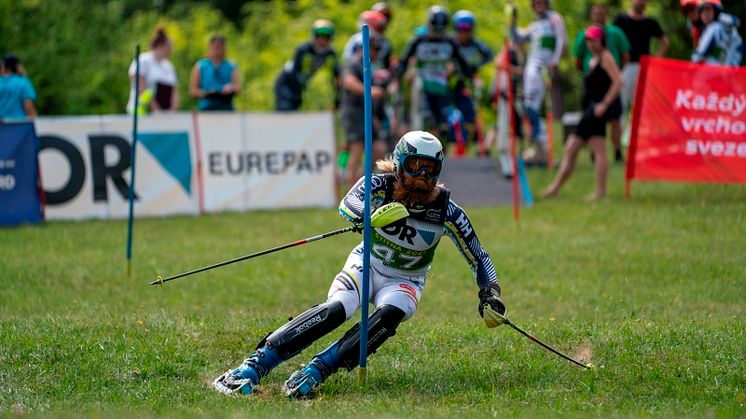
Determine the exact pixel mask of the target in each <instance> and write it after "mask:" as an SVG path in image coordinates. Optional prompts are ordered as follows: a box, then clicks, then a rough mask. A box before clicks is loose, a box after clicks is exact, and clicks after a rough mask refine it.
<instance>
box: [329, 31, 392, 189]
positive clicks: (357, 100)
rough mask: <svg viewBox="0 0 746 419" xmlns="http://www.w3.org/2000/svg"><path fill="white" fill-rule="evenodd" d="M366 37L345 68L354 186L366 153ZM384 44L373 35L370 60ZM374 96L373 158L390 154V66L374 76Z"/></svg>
mask: <svg viewBox="0 0 746 419" xmlns="http://www.w3.org/2000/svg"><path fill="white" fill-rule="evenodd" d="M362 47H363V40H362V38H361V39H360V40H359V41H358V42H357V43H356V44H355V46H354V47H353V54H354V55H353V58H352V59H351V60H350V61H349V62H348V63H347V64H346V65H345V68H344V70H342V80H341V83H340V84H341V87H342V89H341V90H342V101H341V108H342V112H341V113H342V126H343V128H344V132H345V138H346V140H347V148H348V151H349V160H348V161H347V181H348V182H350V184H349V185H348V186H349V187H352V186H353V185H354V183H355V182H356V181H357V179H359V178H360V176H362V170H361V169H360V168H359V167H358V166H359V165H360V158H361V157H362V155H363V150H364V145H365V144H364V141H365V131H364V128H365V124H364V119H363V116H364V114H365V113H364V102H363V60H362V49H363V48H362ZM381 48H382V43H381V38H380V37H379V36H378V35H373V36H371V37H370V60H371V62H373V61H374V60H375V59H376V58H378V54H380V52H381ZM371 82H372V83H371V89H370V93H371V99H372V102H373V103H372V105H373V107H372V116H373V121H372V122H373V137H372V139H373V161H377V160H379V159H382V158H383V157H384V155H385V154H386V141H385V137H383V135H384V132H383V131H384V130H383V129H382V126H381V124H382V123H383V121H384V119H385V115H384V108H383V105H384V102H385V100H386V86H387V85H388V84H389V83H390V82H391V73H390V72H389V71H388V70H387V69H378V70H376V71H375V73H374V76H373V77H372V78H371Z"/></svg>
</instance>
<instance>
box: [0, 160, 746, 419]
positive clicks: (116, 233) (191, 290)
mask: <svg viewBox="0 0 746 419" xmlns="http://www.w3.org/2000/svg"><path fill="white" fill-rule="evenodd" d="M581 157H582V158H581V160H580V161H579V163H578V168H577V171H576V173H575V174H574V176H573V178H572V179H570V181H569V182H568V184H567V188H566V189H564V190H563V191H562V194H561V195H560V196H559V197H558V198H556V199H554V200H551V201H545V202H538V203H537V204H536V205H535V206H534V207H533V208H530V209H527V208H523V209H522V213H521V217H522V218H521V227H520V229H519V228H515V227H514V225H513V221H512V211H511V208H509V207H483V208H468V209H467V210H468V211H469V215H470V218H471V221H472V223H473V225H474V227H475V229H476V230H477V232H478V234H479V237H480V240H481V242H482V243H483V245H484V246H485V249H486V250H487V251H488V252H489V254H490V255H491V256H492V259H493V261H494V263H495V266H496V269H497V271H498V274H499V276H500V280H501V284H502V288H503V298H504V300H505V302H506V304H507V306H508V313H509V315H510V317H511V318H512V319H513V320H514V321H515V322H516V323H517V324H518V325H520V326H522V327H523V328H525V329H527V330H528V331H530V332H532V333H534V334H535V335H536V336H537V337H539V338H540V339H543V340H545V341H546V342H548V343H549V344H551V345H553V346H556V347H557V348H558V349H560V350H562V351H563V352H566V353H568V354H569V355H572V356H575V357H579V356H581V357H583V358H584V359H585V360H590V361H592V362H593V363H594V364H595V365H596V366H597V369H596V370H593V371H583V370H581V369H580V368H578V367H576V366H574V365H572V364H570V363H568V362H566V361H564V360H562V359H560V358H558V357H556V356H554V355H553V354H551V353H549V352H547V351H545V350H543V349H541V348H540V347H538V346H537V345H535V344H533V343H531V342H530V341H529V340H528V339H526V338H524V337H523V336H521V335H519V334H518V333H516V332H515V331H513V330H511V329H509V328H507V327H506V326H502V327H500V328H498V329H494V330H493V329H486V328H485V327H484V324H483V322H482V320H481V319H480V318H479V316H478V314H477V310H476V305H477V301H478V299H477V287H476V284H475V283H474V279H473V276H472V273H471V272H470V270H469V268H468V266H467V265H466V263H465V262H464V260H463V257H462V256H461V255H460V254H459V252H458V251H457V250H456V248H455V247H454V246H453V245H452V244H451V243H450V241H449V240H444V241H443V242H442V243H441V245H440V248H439V249H438V253H437V257H436V259H435V261H434V264H433V270H432V272H431V274H430V275H429V277H428V281H427V287H426V289H425V293H424V294H423V298H422V300H421V301H420V304H419V306H418V311H417V313H416V314H415V316H414V317H413V318H412V319H410V320H409V321H407V322H405V323H403V324H402V325H401V327H400V328H399V329H398V330H397V334H396V336H395V337H393V338H392V339H390V340H389V341H387V342H386V344H385V345H384V346H383V347H382V348H381V349H380V350H379V351H378V353H376V354H375V355H373V356H372V357H371V358H370V363H369V370H368V384H367V386H365V387H363V386H360V385H359V384H358V383H357V377H356V372H354V371H353V372H352V373H346V372H343V371H341V372H339V373H338V374H336V375H334V376H333V377H332V378H331V379H330V380H329V381H328V382H326V383H325V384H323V385H322V386H321V387H320V388H319V392H318V394H317V395H316V397H314V398H313V399H311V400H309V401H290V400H287V399H286V398H285V397H284V396H283V395H282V394H281V391H280V388H281V386H282V383H283V381H284V380H285V379H287V377H288V376H289V375H290V373H291V372H292V371H293V370H294V369H296V368H298V367H299V366H300V364H301V363H306V362H308V361H309V359H310V358H311V356H312V355H313V354H314V353H317V352H319V351H321V350H323V349H324V348H325V347H326V346H327V345H328V344H329V343H331V342H332V341H333V340H334V339H338V338H339V337H340V336H341V335H342V334H343V332H344V330H346V329H347V328H348V327H350V326H352V324H353V322H354V321H356V320H357V316H356V317H355V319H354V320H351V321H349V322H348V323H347V324H345V325H344V326H343V327H342V328H340V329H338V330H336V331H334V332H332V333H330V335H329V336H327V337H325V338H323V339H321V340H320V341H319V342H317V343H316V344H314V345H313V346H311V347H310V348H308V349H307V350H306V351H304V352H303V353H302V354H300V355H299V356H298V357H296V358H293V359H292V360H290V361H289V362H287V363H285V364H282V365H281V366H280V367H278V368H277V369H276V370H274V371H273V372H272V373H271V374H270V375H269V376H268V377H267V378H266V379H265V381H264V382H263V385H262V387H261V392H260V393H258V394H256V395H254V396H252V397H251V398H244V397H225V396H223V395H221V394H218V393H216V392H215V391H213V390H212V389H211V388H210V387H209V383H210V381H211V380H212V379H214V378H215V377H216V376H217V375H218V374H220V373H222V372H224V371H225V370H227V369H228V368H231V367H233V366H235V365H237V364H238V363H239V362H240V361H241V360H242V359H243V358H244V357H245V356H246V355H247V354H248V353H249V352H250V351H252V350H253V348H254V346H255V345H256V342H257V341H259V340H260V339H261V338H263V337H264V336H265V335H266V334H267V333H268V332H269V331H271V330H273V329H274V328H276V327H278V326H279V325H281V324H282V323H283V322H285V321H286V320H287V318H288V316H294V315H296V314H297V313H299V312H300V311H302V310H304V309H305V308H307V307H309V306H310V305H312V304H316V303H319V302H320V301H323V300H324V299H325V298H326V290H327V289H328V287H329V284H330V282H331V280H332V278H333V276H334V275H335V274H336V272H338V270H339V269H340V267H341V264H342V263H343V261H344V259H345V257H346V256H347V253H348V252H349V251H350V249H351V248H352V247H353V246H354V245H355V244H357V243H358V242H359V240H360V236H359V235H356V234H348V235H342V236H338V237H336V238H333V239H328V241H325V242H324V243H312V244H308V245H306V246H300V247H296V248H292V249H288V250H286V251H283V252H280V253H275V254H272V255H267V256H265V257H262V258H260V259H255V260H252V261H247V262H244V263H240V264H235V265H231V266H227V267H224V268H220V269H215V270H212V271H209V272H205V273H203V274H199V275H195V276H192V277H186V278H183V279H179V280H177V281H174V282H171V283H167V284H165V285H164V286H163V287H160V286H157V287H152V286H149V285H148V283H149V282H150V281H151V280H153V279H154V277H155V274H156V273H160V274H164V275H168V274H173V273H177V272H181V271H185V270H188V269H191V268H194V267H197V266H203V265H206V264H210V263H214V262H216V261H220V260H225V259H227V258H230V257H233V256H238V255H241V254H246V253H250V252H253V251H257V250H260V249H265V248H268V247H271V246H274V245H278V244H280V243H284V242H289V241H292V240H296V239H299V238H302V237H308V236H312V235H315V234H318V233H320V232H323V231H328V230H331V229H334V228H337V227H341V226H342V225H343V224H344V223H343V222H342V221H341V220H340V219H339V217H338V215H337V214H336V211H335V210H332V209H313V210H286V211H257V212H251V213H228V214H219V215H208V216H203V217H187V216H183V217H171V218H152V219H139V220H138V221H137V222H136V224H135V246H134V250H135V251H134V264H133V275H132V276H131V277H128V276H126V275H125V274H124V271H125V262H124V246H125V238H126V234H125V232H126V221H124V220H119V221H85V222H51V223H48V224H46V225H43V226H25V227H20V228H13V229H3V230H0V254H2V255H3V256H2V258H0V301H2V304H0V342H1V343H0V416H11V415H13V414H16V415H18V414H22V413H26V414H31V415H33V416H53V417H59V416H63V417H64V416H73V417H82V416H85V417H94V416H95V417H98V416H104V417H153V416H169V417H195V416H196V417H215V416H222V417H245V416H263V417H278V416H280V417H285V416H287V417H323V418H331V417H422V418H432V417H456V416H458V417H480V418H481V417H485V416H500V417H545V416H546V417H557V416H564V417H568V416H571V417H575V416H598V417H639V416H646V417H647V416H656V417H658V416H662V417H673V416H683V417H703V416H714V417H742V416H743V414H744V412H746V379H745V377H746V364H744V362H743V359H744V341H746V324H745V323H744V322H743V321H742V319H743V317H744V315H745V314H746V288H744V286H743V278H745V277H746V268H745V267H744V263H743V261H744V259H743V255H744V254H746V241H744V240H743V237H744V236H745V235H746V189H744V187H742V186H734V185H731V186H722V185H684V184H662V183H657V184H656V183H641V184H637V183H636V184H635V185H634V186H633V199H632V200H630V201H625V200H624V198H623V185H622V182H621V178H622V168H621V167H620V166H619V165H616V166H614V167H613V168H612V170H611V173H610V175H611V176H610V179H612V180H611V183H610V199H609V200H607V201H602V202H598V203H595V204H592V205H589V204H586V203H585V202H584V201H583V196H584V194H585V193H586V192H589V191H591V190H592V189H593V185H594V174H593V169H592V167H591V165H590V163H589V162H588V159H587V154H585V153H583V155H582V156H581ZM550 176H551V173H550V172H547V171H544V170H530V171H529V180H530V182H531V184H532V187H533V188H534V189H535V190H536V189H538V188H540V187H541V186H543V185H545V184H546V183H547V182H548V181H549V177H550ZM739 319H741V320H739Z"/></svg>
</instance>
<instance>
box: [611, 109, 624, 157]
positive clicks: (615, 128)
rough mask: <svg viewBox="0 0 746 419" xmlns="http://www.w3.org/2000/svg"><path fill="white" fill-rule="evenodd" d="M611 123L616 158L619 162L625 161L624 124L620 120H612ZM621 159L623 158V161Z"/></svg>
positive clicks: (612, 142)
mask: <svg viewBox="0 0 746 419" xmlns="http://www.w3.org/2000/svg"><path fill="white" fill-rule="evenodd" d="M610 122H611V144H612V145H613V146H614V158H615V160H617V161H621V160H623V159H624V158H623V157H622V155H621V151H622V124H621V122H620V121H619V119H612V120H611V121H610ZM619 158H621V160H620V159H619Z"/></svg>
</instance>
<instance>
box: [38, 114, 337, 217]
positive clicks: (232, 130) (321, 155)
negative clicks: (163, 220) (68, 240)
mask: <svg viewBox="0 0 746 419" xmlns="http://www.w3.org/2000/svg"><path fill="white" fill-rule="evenodd" d="M36 129H37V132H38V133H39V139H40V143H41V151H40V152H39V162H40V165H41V172H42V185H43V186H44V189H45V191H46V198H47V199H46V204H47V207H46V208H47V218H49V219H86V218H124V217H126V216H127V211H128V201H127V198H128V194H129V185H130V181H131V168H130V155H131V152H132V149H131V148H132V120H131V117H129V116H126V115H106V116H90V117H58V118H52V117H42V118H38V119H37V120H36ZM137 144H138V145H137V156H136V157H137V161H136V166H137V179H136V180H135V196H136V201H135V215H136V216H141V215H145V216H161V215H170V214H198V213H201V212H204V211H209V212H219V211H226V210H239V211H243V210H252V209H267V208H296V207H334V206H336V205H337V197H336V191H335V187H334V164H333V163H334V160H335V159H334V157H335V153H336V151H335V150H336V148H335V142H334V125H333V119H332V114H331V113H330V112H319V113H277V114H275V113H268V114H241V113H220V112H218V113H199V114H192V113H187V112H184V113H175V114H158V115H152V116H144V117H142V118H140V119H139V129H138V142H137Z"/></svg>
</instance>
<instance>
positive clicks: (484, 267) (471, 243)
mask: <svg viewBox="0 0 746 419" xmlns="http://www.w3.org/2000/svg"><path fill="white" fill-rule="evenodd" d="M444 227H445V230H446V234H447V235H448V237H450V238H451V240H452V241H453V243H454V244H455V245H456V248H458V250H459V252H461V254H462V255H463V256H464V259H466V261H467V263H469V266H470V267H471V270H472V272H473V273H474V276H475V278H476V281H477V285H479V288H483V287H485V286H487V285H489V284H497V273H496V272H495V267H494V266H493V265H492V260H491V259H490V255H488V254H487V252H486V251H485V250H484V248H483V247H482V244H481V243H479V239H478V238H477V233H476V232H474V228H473V227H472V225H471V222H470V221H469V218H468V217H467V215H466V212H464V210H463V209H461V207H459V206H458V205H456V204H455V203H454V202H453V201H451V202H449V203H448V212H447V214H446V222H445V225H444Z"/></svg>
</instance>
